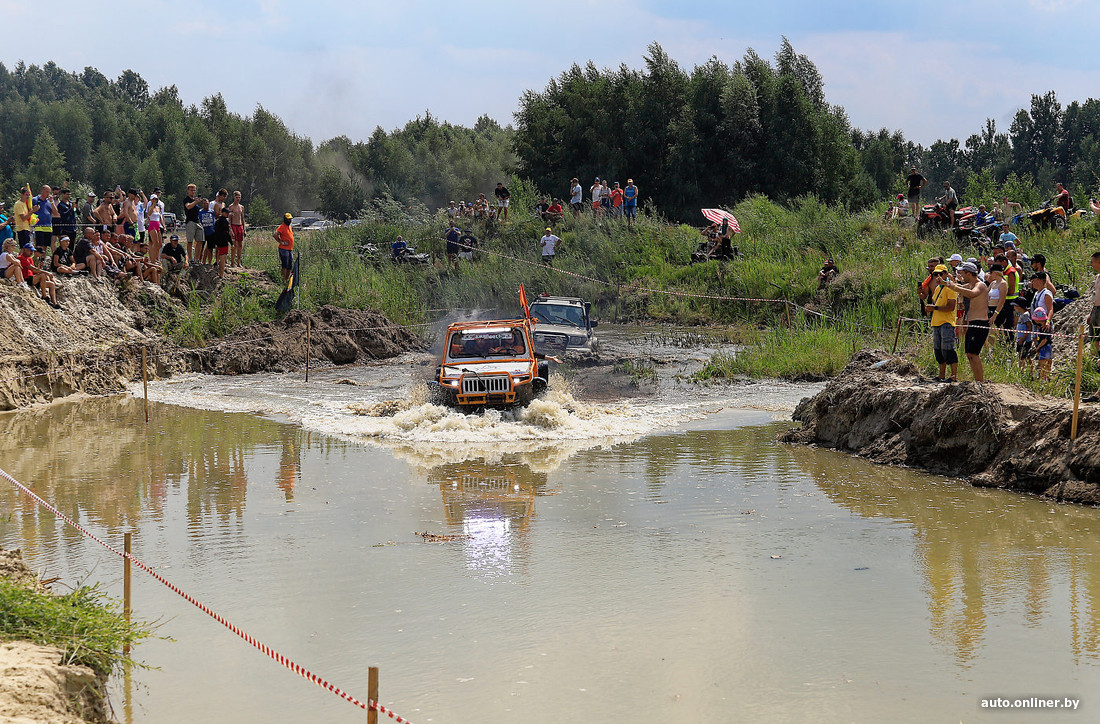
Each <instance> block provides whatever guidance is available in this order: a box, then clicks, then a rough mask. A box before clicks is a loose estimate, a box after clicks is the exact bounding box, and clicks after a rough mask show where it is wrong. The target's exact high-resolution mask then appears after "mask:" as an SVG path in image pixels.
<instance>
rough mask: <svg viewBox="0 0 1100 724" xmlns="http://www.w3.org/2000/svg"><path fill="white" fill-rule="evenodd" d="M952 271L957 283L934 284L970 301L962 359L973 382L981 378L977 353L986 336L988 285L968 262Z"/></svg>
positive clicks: (987, 335)
mask: <svg viewBox="0 0 1100 724" xmlns="http://www.w3.org/2000/svg"><path fill="white" fill-rule="evenodd" d="M956 274H957V275H958V277H959V282H954V281H952V280H950V279H940V280H939V281H938V284H940V285H942V286H945V287H947V288H948V289H951V290H953V291H955V292H958V293H959V295H961V296H962V297H964V298H965V299H968V300H970V303H969V304H968V305H967V307H966V337H965V340H964V346H963V350H964V351H965V352H966V361H967V362H969V363H970V371H971V373H973V375H974V381H975V382H983V381H985V368H984V367H983V365H982V358H981V356H980V355H981V352H982V347H983V346H985V340H986V339H987V338H988V337H989V287H987V286H986V284H985V282H983V281H982V280H981V279H979V278H978V267H977V266H975V265H974V264H972V263H970V262H965V263H963V264H960V265H959V266H958V269H956Z"/></svg>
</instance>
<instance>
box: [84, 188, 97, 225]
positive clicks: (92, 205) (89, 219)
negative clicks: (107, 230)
mask: <svg viewBox="0 0 1100 724" xmlns="http://www.w3.org/2000/svg"><path fill="white" fill-rule="evenodd" d="M95 199H96V196H95V192H94V191H89V192H88V195H87V196H86V197H84V203H83V204H81V205H80V223H81V224H83V225H84V226H95V225H96V224H98V223H99V221H98V220H97V219H96V215H95V210H96V206H98V204H97V203H96V202H95Z"/></svg>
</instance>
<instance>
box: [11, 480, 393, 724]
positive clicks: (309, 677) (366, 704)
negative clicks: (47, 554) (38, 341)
mask: <svg viewBox="0 0 1100 724" xmlns="http://www.w3.org/2000/svg"><path fill="white" fill-rule="evenodd" d="M0 477H2V478H4V479H5V480H7V481H8V482H9V483H11V484H12V485H14V486H15V487H16V489H18V490H20V491H21V492H23V493H24V494H25V495H27V496H28V497H30V498H31V500H33V501H34V503H35V504H36V505H38V506H39V507H41V508H45V509H46V510H48V511H50V512H51V513H53V514H54V515H55V516H56V517H58V518H59V519H61V520H63V521H64V522H65V523H67V524H68V525H69V526H71V527H73V528H75V529H76V530H77V531H79V532H80V533H82V534H83V535H84V536H86V537H88V538H90V539H92V540H93V541H95V542H96V543H98V544H99V545H101V546H103V547H104V548H106V549H107V550H108V551H110V552H111V553H114V554H115V555H116V556H119V557H120V558H125V559H128V560H129V561H130V562H131V563H132V564H133V565H135V566H137V567H138V568H139V569H141V570H142V571H144V572H145V573H148V574H149V575H150V576H152V577H153V578H154V579H155V580H156V581H157V582H159V583H161V584H163V585H164V586H166V587H167V588H168V590H170V591H172V592H173V593H175V594H176V595H178V596H179V597H180V598H182V599H183V600H185V601H187V602H188V603H190V604H191V605H192V606H194V607H195V608H197V609H199V610H200V611H202V612H203V613H205V614H206V615H207V616H210V618H212V619H214V620H215V621H217V622H218V623H220V624H221V625H222V626H224V627H225V628H227V629H229V630H230V631H232V632H233V633H234V634H236V635H237V636H238V637H240V638H241V639H243V640H244V641H246V642H248V643H249V644H250V645H251V646H252V647H253V648H255V649H256V650H258V651H260V652H261V653H262V654H264V655H265V656H267V657H268V658H270V659H272V660H273V661H276V662H278V663H279V664H281V665H283V666H285V667H286V668H287V669H290V670H291V671H293V672H294V673H295V674H297V675H299V676H301V677H302V678H303V679H305V680H306V681H309V682H312V683H314V684H316V685H317V686H319V687H321V688H322V689H326V690H328V691H330V692H332V693H333V694H336V695H337V696H339V697H340V698H341V699H343V700H344V701H347V702H349V703H351V704H354V705H355V706H357V707H359V708H360V709H363V710H366V709H374V710H375V711H377V712H379V713H382V714H385V715H386V716H388V717H389V718H390V719H393V720H394V721H396V722H400V723H401V724H411V722H409V720H408V719H405V718H404V717H402V716H398V715H397V714H396V713H395V712H394V711H393V710H391V709H388V708H387V707H385V706H383V705H382V704H380V703H378V702H377V701H374V700H372V699H367V700H366V701H360V700H359V699H357V698H355V697H354V696H352V695H351V694H348V693H347V692H345V691H344V690H343V689H340V688H339V687H337V686H334V685H333V684H330V683H329V682H328V681H326V680H325V679H323V678H321V677H320V676H317V675H316V674H314V673H313V672H312V671H310V670H309V669H307V668H305V667H304V666H301V665H299V664H297V663H295V662H294V661H293V660H291V659H290V658H288V657H286V656H284V655H283V654H281V653H279V652H278V651H276V650H275V649H273V648H271V647H270V646H268V645H267V644H265V643H263V642H262V641H259V640H257V639H256V638H254V637H253V636H252V635H251V634H249V633H247V632H246V631H244V630H243V629H241V628H240V627H239V626H237V625H236V624H234V623H233V622H231V621H229V620H228V619H227V618H225V617H224V616H222V615H221V614H219V613H217V612H216V611H214V610H213V609H211V608H210V607H209V606H207V605H205V604H204V603H202V602H201V601H199V600H197V599H196V598H194V597H193V596H191V595H190V594H188V593H187V592H186V591H184V590H182V589H181V588H179V587H178V586H176V585H175V584H174V583H172V582H171V581H169V580H168V579H166V578H165V577H164V576H162V575H160V574H159V573H157V572H156V571H154V570H153V569H152V568H150V567H149V566H148V565H146V564H145V563H144V562H142V561H141V560H140V559H138V558H136V557H134V555H133V554H132V553H126V552H124V551H120V550H119V549H117V548H115V547H114V546H112V545H111V544H110V543H107V542H106V541H104V540H102V539H100V538H99V537H97V536H96V535H94V534H93V533H91V532H89V531H88V530H87V529H86V528H84V527H83V526H82V525H80V524H79V523H77V522H76V521H74V520H73V519H72V518H70V517H69V516H67V515H65V514H64V513H62V512H61V511H60V510H58V509H57V508H55V507H54V506H52V505H50V504H49V503H47V502H46V501H45V500H43V499H42V498H41V497H39V496H38V494H37V493H35V492H34V491H33V490H31V489H30V488H28V487H27V486H25V485H23V484H22V483H20V482H19V481H18V480H16V479H15V478H13V477H12V476H11V475H9V474H8V473H7V472H6V471H4V470H2V469H0Z"/></svg>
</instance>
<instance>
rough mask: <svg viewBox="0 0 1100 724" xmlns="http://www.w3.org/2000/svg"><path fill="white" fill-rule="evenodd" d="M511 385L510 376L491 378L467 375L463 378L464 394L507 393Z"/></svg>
mask: <svg viewBox="0 0 1100 724" xmlns="http://www.w3.org/2000/svg"><path fill="white" fill-rule="evenodd" d="M509 383H510V380H509V379H508V375H492V376H489V377H479V376H476V375H466V376H465V377H463V378H462V394H464V395H477V394H494V393H499V392H507V391H508V390H509Z"/></svg>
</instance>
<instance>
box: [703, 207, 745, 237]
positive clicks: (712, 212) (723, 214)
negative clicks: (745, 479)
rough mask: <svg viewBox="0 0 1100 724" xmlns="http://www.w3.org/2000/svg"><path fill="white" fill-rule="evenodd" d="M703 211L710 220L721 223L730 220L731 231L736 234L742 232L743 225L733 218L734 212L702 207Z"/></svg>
mask: <svg viewBox="0 0 1100 724" xmlns="http://www.w3.org/2000/svg"><path fill="white" fill-rule="evenodd" d="M700 210H701V211H702V212H703V216H705V217H707V219H708V220H709V221H713V222H714V223H716V224H718V225H721V224H722V222H723V221H727V220H728V221H729V222H730V231H732V232H733V233H735V234H740V233H741V225H740V224H738V223H737V219H735V218H733V214H731V213H730V212H728V211H723V210H722V209H700Z"/></svg>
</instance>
